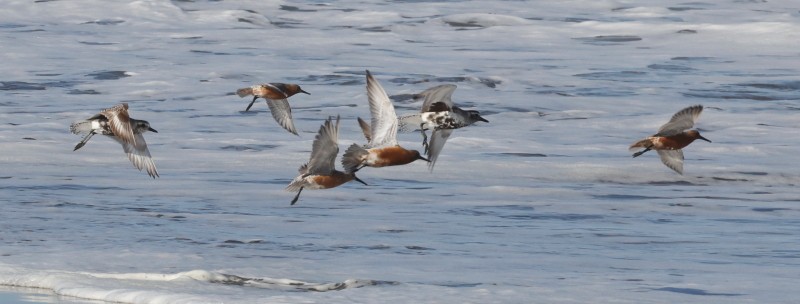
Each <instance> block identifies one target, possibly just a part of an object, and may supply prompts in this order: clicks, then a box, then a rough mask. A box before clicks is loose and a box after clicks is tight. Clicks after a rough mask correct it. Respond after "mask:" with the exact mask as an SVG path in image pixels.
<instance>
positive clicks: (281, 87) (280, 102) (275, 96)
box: [236, 83, 311, 135]
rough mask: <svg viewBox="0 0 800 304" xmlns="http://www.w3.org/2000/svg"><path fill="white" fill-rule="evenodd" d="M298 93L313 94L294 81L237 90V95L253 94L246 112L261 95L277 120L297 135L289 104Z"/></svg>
mask: <svg viewBox="0 0 800 304" xmlns="http://www.w3.org/2000/svg"><path fill="white" fill-rule="evenodd" d="M297 93H305V94H308V95H311V93H308V92H306V91H303V89H302V88H300V86H299V85H296V84H292V83H264V84H257V85H254V86H251V87H247V88H241V89H238V90H236V95H239V97H245V96H250V95H253V100H252V101H250V104H248V105H247V108H246V109H244V111H245V112H247V111H249V110H250V107H252V106H253V103H255V102H256V99H258V98H259V97H261V98H264V100H266V101H267V106H268V107H269V110H270V112H271V113H272V117H273V118H275V121H277V122H278V124H279V125H280V126H281V127H282V128H284V129H286V131H289V132H290V133H292V134H294V135H297V129H295V127H294V122H293V121H292V108H291V107H290V106H289V100H288V98H289V97H291V96H292V95H294V94H297Z"/></svg>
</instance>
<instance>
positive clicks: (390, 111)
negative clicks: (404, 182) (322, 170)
mask: <svg viewBox="0 0 800 304" xmlns="http://www.w3.org/2000/svg"><path fill="white" fill-rule="evenodd" d="M366 74H367V97H368V100H369V110H370V113H371V115H372V120H371V122H370V128H369V132H368V133H369V136H368V143H367V144H366V145H365V146H363V147H362V146H359V145H358V144H353V145H351V146H350V147H349V148H347V150H346V151H345V153H344V156H343V157H342V165H344V168H345V170H347V172H351V173H352V172H356V171H358V170H360V169H361V168H363V167H367V166H369V167H375V168H379V167H386V166H398V165H405V164H408V163H411V162H413V161H415V160H418V159H421V160H424V161H428V162H429V160H428V159H427V158H425V157H422V155H420V153H419V151H417V150H407V149H405V148H403V147H401V146H400V145H399V144H398V143H397V123H398V120H397V114H395V111H394V105H392V101H391V100H389V96H388V95H386V91H385V90H384V89H383V87H382V86H381V84H380V83H378V81H377V80H376V79H375V78H374V77H372V74H370V72H369V71H367V73H366ZM361 125H365V124H361ZM362 131H364V132H365V133H367V130H364V129H362Z"/></svg>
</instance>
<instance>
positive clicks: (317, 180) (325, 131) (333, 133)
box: [286, 116, 367, 205]
mask: <svg viewBox="0 0 800 304" xmlns="http://www.w3.org/2000/svg"><path fill="white" fill-rule="evenodd" d="M338 138H339V117H338V116H337V117H336V124H335V125H334V124H333V123H332V121H331V118H328V119H327V120H325V123H324V124H322V126H321V127H320V128H319V132H318V133H317V137H316V138H315V139H314V144H313V145H312V148H311V158H310V159H309V160H308V163H306V164H304V165H302V166H300V170H299V171H300V175H298V176H297V177H295V178H294V180H292V182H291V183H289V186H287V187H286V191H297V195H295V196H294V199H292V203H291V204H292V205H294V204H295V203H297V199H299V198H300V192H302V191H303V189H305V188H308V189H312V190H316V189H328V188H334V187H338V186H339V185H342V184H344V183H346V182H349V181H351V180H356V181H357V182H359V183H362V184H364V185H367V183H365V182H364V181H362V180H360V179H359V178H358V177H356V174H355V172H341V171H338V170H336V165H335V164H334V162H335V160H336V155H337V154H339V139H338Z"/></svg>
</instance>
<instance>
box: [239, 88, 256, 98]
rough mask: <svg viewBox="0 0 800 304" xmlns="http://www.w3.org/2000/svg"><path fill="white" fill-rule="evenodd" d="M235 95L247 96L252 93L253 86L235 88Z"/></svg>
mask: <svg viewBox="0 0 800 304" xmlns="http://www.w3.org/2000/svg"><path fill="white" fill-rule="evenodd" d="M236 95H239V97H245V96H248V95H253V88H241V89H238V90H236Z"/></svg>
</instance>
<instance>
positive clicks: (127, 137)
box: [100, 103, 138, 145]
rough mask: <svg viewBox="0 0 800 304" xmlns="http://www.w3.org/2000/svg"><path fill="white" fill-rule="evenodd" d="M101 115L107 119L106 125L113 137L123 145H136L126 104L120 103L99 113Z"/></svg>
mask: <svg viewBox="0 0 800 304" xmlns="http://www.w3.org/2000/svg"><path fill="white" fill-rule="evenodd" d="M100 114H101V115H103V116H105V117H106V119H108V125H109V127H110V128H111V132H113V133H114V136H116V137H117V138H119V139H121V140H122V141H123V142H125V143H129V144H132V145H136V140H137V139H138V138H136V136H134V134H133V126H131V117H130V116H129V115H128V104H127V103H121V104H118V105H116V106H114V107H111V108H108V109H105V110H103V111H102V112H100Z"/></svg>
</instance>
